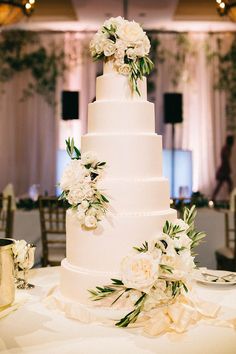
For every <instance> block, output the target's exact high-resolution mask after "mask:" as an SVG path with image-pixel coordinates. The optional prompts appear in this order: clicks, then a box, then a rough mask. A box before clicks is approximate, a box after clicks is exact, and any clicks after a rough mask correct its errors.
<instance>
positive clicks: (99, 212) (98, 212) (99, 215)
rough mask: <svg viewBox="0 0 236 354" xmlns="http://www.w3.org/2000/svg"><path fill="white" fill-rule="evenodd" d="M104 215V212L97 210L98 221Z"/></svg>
mask: <svg viewBox="0 0 236 354" xmlns="http://www.w3.org/2000/svg"><path fill="white" fill-rule="evenodd" d="M103 215H104V212H103V211H102V210H97V214H96V218H97V220H101V219H102V217H103Z"/></svg>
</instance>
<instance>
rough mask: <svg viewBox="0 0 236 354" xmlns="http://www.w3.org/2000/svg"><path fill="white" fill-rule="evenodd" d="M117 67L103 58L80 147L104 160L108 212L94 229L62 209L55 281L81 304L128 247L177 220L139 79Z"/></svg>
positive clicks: (115, 273) (114, 272)
mask: <svg viewBox="0 0 236 354" xmlns="http://www.w3.org/2000/svg"><path fill="white" fill-rule="evenodd" d="M108 59H109V58H108ZM124 69H126V68H125V67H124ZM119 72H120V73H119ZM119 72H118V71H117V67H116V66H115V61H114V56H113V59H112V58H111V59H110V60H106V63H105V65H104V73H103V75H102V76H100V77H98V78H97V82H96V101H95V102H94V103H90V104H89V110H88V134H86V135H85V136H83V137H82V143H81V150H82V153H87V152H91V151H92V152H96V155H97V157H98V158H99V160H100V161H106V168H105V173H104V175H103V177H102V178H101V180H100V182H99V188H100V189H101V190H103V191H104V194H105V195H106V196H107V198H108V199H109V208H108V211H107V214H106V216H105V217H103V218H102V220H101V222H99V223H98V226H97V228H95V229H88V228H83V227H81V224H80V221H79V220H78V218H77V217H76V216H75V214H76V212H75V211H74V210H68V212H67V224H66V228H67V235H66V238H67V240H66V242H67V257H66V259H64V260H63V261H62V267H61V285H60V288H61V292H62V294H63V295H64V296H65V297H67V298H69V299H71V300H75V301H77V302H80V303H83V304H91V300H89V293H88V289H92V288H95V287H96V286H101V285H104V284H108V283H109V282H110V279H111V278H117V277H119V273H120V263H121V260H122V259H123V258H124V257H125V256H126V255H127V254H128V253H129V252H130V250H131V249H132V247H133V246H135V245H140V244H142V243H143V242H144V241H147V242H148V241H149V240H152V239H154V238H155V236H156V235H158V233H161V232H162V228H163V225H164V223H165V221H166V220H169V221H174V220H176V212H175V211H174V210H172V209H170V195H169V185H168V181H167V180H166V178H164V177H163V174H162V138H161V136H159V135H157V134H155V114H154V104H153V103H150V102H148V101H147V86H146V78H145V77H143V78H142V80H140V79H138V80H137V87H136V88H135V89H134V88H133V87H132V85H131V84H130V76H128V75H124V74H122V73H121V72H122V71H121V70H119Z"/></svg>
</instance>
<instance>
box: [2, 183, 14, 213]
mask: <svg viewBox="0 0 236 354" xmlns="http://www.w3.org/2000/svg"><path fill="white" fill-rule="evenodd" d="M2 194H3V196H4V197H9V196H11V210H12V211H13V210H16V198H15V193H14V187H13V184H12V183H8V185H7V186H6V187H5V188H4V189H3V191H2ZM3 209H4V210H6V209H7V203H6V202H5V201H4V203H3Z"/></svg>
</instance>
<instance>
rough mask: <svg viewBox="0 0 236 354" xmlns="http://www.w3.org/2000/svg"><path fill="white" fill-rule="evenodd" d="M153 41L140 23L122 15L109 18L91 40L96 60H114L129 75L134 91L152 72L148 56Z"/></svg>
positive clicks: (120, 69) (121, 72) (91, 48)
mask: <svg viewBox="0 0 236 354" xmlns="http://www.w3.org/2000/svg"><path fill="white" fill-rule="evenodd" d="M149 51H150V41H149V39H148V37H147V35H146V33H145V32H144V31H143V29H142V27H141V26H140V24H139V23H137V22H135V21H127V20H125V19H124V18H122V17H120V16H119V17H115V18H114V17H112V18H110V19H109V20H107V21H105V22H104V24H103V25H102V27H101V28H100V29H99V30H98V32H97V33H96V34H95V36H94V38H93V39H92V40H91V42H90V52H91V55H92V57H93V59H94V60H99V59H103V60H105V61H107V60H112V61H113V64H114V67H115V69H116V70H117V71H118V73H120V74H123V75H127V76H128V77H129V81H130V84H131V87H132V89H133V91H136V92H137V93H138V94H139V95H140V92H139V90H138V85H137V82H138V79H141V80H142V78H143V76H146V75H148V74H150V72H151V70H152V69H153V66H154V65H153V62H152V61H151V59H150V58H149V57H148V54H149Z"/></svg>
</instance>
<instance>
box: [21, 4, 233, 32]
mask: <svg viewBox="0 0 236 354" xmlns="http://www.w3.org/2000/svg"><path fill="white" fill-rule="evenodd" d="M37 3H38V4H37ZM36 5H38V11H37V7H36V10H35V14H34V15H33V16H32V18H31V19H30V21H27V22H22V23H21V24H19V25H17V27H20V28H25V29H34V30H44V29H49V30H62V31H64V30H72V31H73V30H76V31H89V30H97V28H98V27H99V26H100V25H101V24H102V23H103V22H104V20H105V19H106V18H109V17H111V16H113V17H115V16H119V15H121V16H123V14H124V9H123V0H36ZM128 18H129V19H130V20H131V19H134V20H136V21H138V22H140V23H141V24H142V25H143V27H144V28H145V29H166V30H180V31H191V30H192V31H215V30H220V31H221V30H225V31H228V30H233V31H235V30H236V24H235V23H232V22H230V21H228V19H227V18H224V19H222V18H220V17H219V16H218V15H217V13H216V11H215V0H129V1H128Z"/></svg>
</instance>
